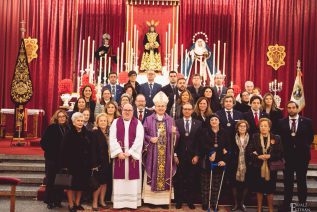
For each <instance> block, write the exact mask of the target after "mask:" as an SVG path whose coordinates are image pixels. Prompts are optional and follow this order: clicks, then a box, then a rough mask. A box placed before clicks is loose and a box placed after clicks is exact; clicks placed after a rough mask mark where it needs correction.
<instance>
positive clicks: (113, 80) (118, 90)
mask: <svg viewBox="0 0 317 212" xmlns="http://www.w3.org/2000/svg"><path fill="white" fill-rule="evenodd" d="M117 79H118V76H117V73H116V72H111V73H109V82H110V83H109V84H108V85H106V86H104V88H108V89H109V90H110V91H111V95H112V98H113V99H114V100H115V101H116V102H119V101H120V97H121V95H122V93H123V88H122V87H121V86H120V85H119V84H117Z"/></svg>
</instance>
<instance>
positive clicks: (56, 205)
mask: <svg viewBox="0 0 317 212" xmlns="http://www.w3.org/2000/svg"><path fill="white" fill-rule="evenodd" d="M54 206H55V207H58V208H62V207H63V206H62V203H60V202H55V203H54Z"/></svg>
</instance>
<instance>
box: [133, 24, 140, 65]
mask: <svg viewBox="0 0 317 212" xmlns="http://www.w3.org/2000/svg"><path fill="white" fill-rule="evenodd" d="M138 51H139V30H137V31H136V46H135V55H134V57H135V66H138V58H139V57H138ZM135 71H137V70H135Z"/></svg>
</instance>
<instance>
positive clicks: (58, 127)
mask: <svg viewBox="0 0 317 212" xmlns="http://www.w3.org/2000/svg"><path fill="white" fill-rule="evenodd" d="M67 124H68V117H67V114H66V112H65V110H62V109H59V110H57V111H56V112H55V113H54V115H53V116H52V118H51V121H50V125H49V126H48V127H47V129H46V130H45V133H44V135H43V137H42V139H41V142H40V143H41V147H42V149H43V150H44V157H45V175H46V189H45V198H44V202H45V203H46V204H47V208H48V209H52V208H54V207H61V201H62V199H63V189H60V188H57V187H56V186H54V180H55V176H56V174H57V173H58V171H59V170H60V161H59V154H60V146H61V143H62V140H63V137H64V135H65V133H66V131H67Z"/></svg>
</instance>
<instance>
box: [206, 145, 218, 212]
mask: <svg viewBox="0 0 317 212" xmlns="http://www.w3.org/2000/svg"><path fill="white" fill-rule="evenodd" d="M213 153H214V151H211V152H210V154H209V157H211V155H212V154H213ZM217 166H218V163H215V162H210V180H209V197H208V212H210V199H211V183H212V170H213V169H214V168H215V167H217Z"/></svg>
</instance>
